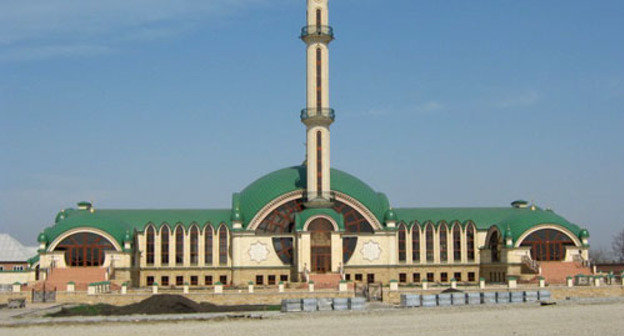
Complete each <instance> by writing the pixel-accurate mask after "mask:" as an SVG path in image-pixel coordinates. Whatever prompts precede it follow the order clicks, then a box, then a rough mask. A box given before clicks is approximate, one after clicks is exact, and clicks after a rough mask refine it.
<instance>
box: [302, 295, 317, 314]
mask: <svg viewBox="0 0 624 336" xmlns="http://www.w3.org/2000/svg"><path fill="white" fill-rule="evenodd" d="M301 305H302V309H303V311H308V312H309V311H316V308H317V307H316V306H317V300H316V299H314V298H310V299H303V300H301Z"/></svg>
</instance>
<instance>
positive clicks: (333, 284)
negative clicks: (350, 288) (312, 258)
mask: <svg viewBox="0 0 624 336" xmlns="http://www.w3.org/2000/svg"><path fill="white" fill-rule="evenodd" d="M340 280H342V277H341V276H340V274H339V273H324V274H310V281H314V288H318V289H338V286H339V285H340Z"/></svg>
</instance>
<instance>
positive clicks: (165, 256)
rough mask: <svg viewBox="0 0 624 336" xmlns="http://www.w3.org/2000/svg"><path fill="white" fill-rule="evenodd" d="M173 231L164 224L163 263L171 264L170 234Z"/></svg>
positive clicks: (161, 250) (161, 245) (161, 236)
mask: <svg viewBox="0 0 624 336" xmlns="http://www.w3.org/2000/svg"><path fill="white" fill-rule="evenodd" d="M170 235H171V232H170V231H169V227H168V226H167V225H163V227H162V228H161V229H160V262H161V263H162V264H163V265H169V236H170Z"/></svg>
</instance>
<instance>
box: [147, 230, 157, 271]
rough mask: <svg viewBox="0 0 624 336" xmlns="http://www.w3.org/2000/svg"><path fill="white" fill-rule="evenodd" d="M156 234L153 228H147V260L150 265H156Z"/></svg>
mask: <svg viewBox="0 0 624 336" xmlns="http://www.w3.org/2000/svg"><path fill="white" fill-rule="evenodd" d="M155 235H156V232H155V230H154V227H153V226H151V225H150V226H148V227H147V233H146V234H145V259H146V263H147V264H148V265H154V236H155Z"/></svg>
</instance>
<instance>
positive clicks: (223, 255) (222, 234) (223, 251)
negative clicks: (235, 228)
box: [219, 225, 228, 265]
mask: <svg viewBox="0 0 624 336" xmlns="http://www.w3.org/2000/svg"><path fill="white" fill-rule="evenodd" d="M227 262H228V233H227V227H225V225H221V227H220V228H219V265H227Z"/></svg>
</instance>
